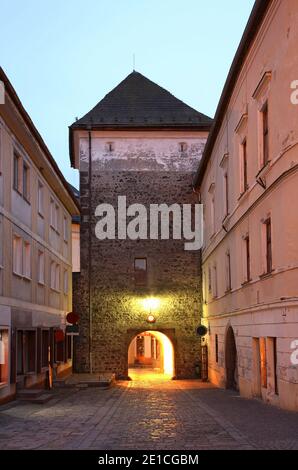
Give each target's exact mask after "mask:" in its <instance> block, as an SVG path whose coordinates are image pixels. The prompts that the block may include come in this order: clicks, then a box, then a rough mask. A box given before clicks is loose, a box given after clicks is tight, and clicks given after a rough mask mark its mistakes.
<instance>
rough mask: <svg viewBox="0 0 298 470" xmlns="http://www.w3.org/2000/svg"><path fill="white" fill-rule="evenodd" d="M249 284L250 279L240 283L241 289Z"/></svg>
mask: <svg viewBox="0 0 298 470" xmlns="http://www.w3.org/2000/svg"><path fill="white" fill-rule="evenodd" d="M250 282H251V279H247V281H244V282H241V287H245V286H247V285H248V284H250Z"/></svg>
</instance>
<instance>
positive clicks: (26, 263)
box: [23, 241, 31, 279]
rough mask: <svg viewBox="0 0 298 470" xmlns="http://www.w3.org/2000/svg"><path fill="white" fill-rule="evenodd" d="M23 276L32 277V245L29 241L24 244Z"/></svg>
mask: <svg viewBox="0 0 298 470" xmlns="http://www.w3.org/2000/svg"><path fill="white" fill-rule="evenodd" d="M23 276H24V277H26V278H27V279H31V245H30V243H29V242H27V241H24V244H23Z"/></svg>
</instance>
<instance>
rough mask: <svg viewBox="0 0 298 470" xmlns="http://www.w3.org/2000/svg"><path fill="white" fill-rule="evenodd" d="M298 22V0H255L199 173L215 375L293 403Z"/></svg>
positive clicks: (297, 395)
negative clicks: (203, 215) (203, 208)
mask: <svg viewBox="0 0 298 470" xmlns="http://www.w3.org/2000/svg"><path fill="white" fill-rule="evenodd" d="M297 25H298V4H297V2H296V1H295V0H282V1H280V0H272V1H263V0H262V1H257V2H256V3H255V6H254V9H253V11H252V14H251V17H250V19H249V22H248V25H247V27H246V30H245V32H244V35H243V38H242V40H241V43H240V45H239V49H238V51H237V53H236V56H235V59H234V61H233V64H232V67H231V70H230V73H229V76H228V78H227V82H226V84H225V87H224V90H223V93H222V96H221V99H220V102H219V105H218V108H217V112H216V115H215V120H214V128H213V131H212V132H211V133H210V135H209V138H208V142H207V144H206V147H205V151H204V154H203V157H202V160H201V163H200V166H199V169H198V172H197V175H196V179H195V184H196V187H197V191H198V192H199V193H200V194H201V198H202V202H203V204H204V206H205V245H204V249H203V253H202V258H203V259H202V262H203V298H204V300H203V317H204V318H203V322H204V324H205V325H206V326H207V328H208V335H207V340H206V341H207V343H208V348H209V361H208V362H209V378H210V380H211V381H212V382H213V383H215V384H217V385H219V386H226V387H230V388H236V389H239V390H240V393H241V395H243V396H245V397H259V398H262V399H263V400H264V401H266V402H268V403H272V404H276V405H278V406H281V407H282V408H287V409H292V410H297V409H298V366H297V364H296V363H295V358H297V351H296V353H295V349H297V344H298V341H297V338H298V286H297V279H298V243H297V231H298V226H297V215H296V204H295V201H296V199H297V197H298V106H297V102H298V100H297V90H296V89H297V84H298V81H297V80H298V56H297V50H296V49H297V41H298V27H297ZM294 81H296V82H294ZM295 90H296V91H295Z"/></svg>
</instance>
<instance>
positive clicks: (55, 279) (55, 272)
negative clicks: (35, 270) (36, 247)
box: [50, 261, 60, 291]
mask: <svg viewBox="0 0 298 470" xmlns="http://www.w3.org/2000/svg"><path fill="white" fill-rule="evenodd" d="M50 285H51V289H54V290H57V291H59V290H60V265H59V264H57V263H55V261H52V262H51V283H50Z"/></svg>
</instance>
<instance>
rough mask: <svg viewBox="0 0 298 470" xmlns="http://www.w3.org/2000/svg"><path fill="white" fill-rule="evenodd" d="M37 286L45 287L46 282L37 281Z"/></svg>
mask: <svg viewBox="0 0 298 470" xmlns="http://www.w3.org/2000/svg"><path fill="white" fill-rule="evenodd" d="M37 284H38V285H39V286H40V287H45V282H44V281H37Z"/></svg>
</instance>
